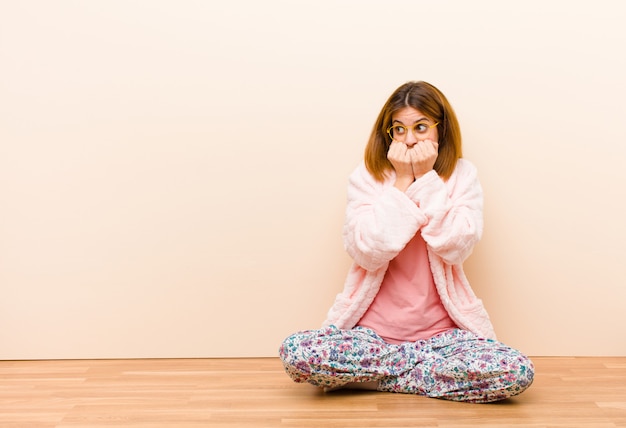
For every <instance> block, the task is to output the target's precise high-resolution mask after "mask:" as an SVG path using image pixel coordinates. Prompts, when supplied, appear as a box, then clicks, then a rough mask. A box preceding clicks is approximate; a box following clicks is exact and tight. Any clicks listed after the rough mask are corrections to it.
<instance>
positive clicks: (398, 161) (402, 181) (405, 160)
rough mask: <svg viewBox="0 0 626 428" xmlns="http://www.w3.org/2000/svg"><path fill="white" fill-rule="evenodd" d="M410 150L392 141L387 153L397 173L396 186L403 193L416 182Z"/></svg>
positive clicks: (402, 144)
mask: <svg viewBox="0 0 626 428" xmlns="http://www.w3.org/2000/svg"><path fill="white" fill-rule="evenodd" d="M409 150H410V149H409V147H408V146H407V145H406V144H404V143H400V142H398V141H392V143H391V145H390V146H389V150H388V151H387V159H389V162H391V165H392V166H393V169H394V170H395V171H396V183H395V186H396V188H398V189H399V190H401V191H403V192H404V191H405V190H406V189H408V188H409V186H410V185H411V183H413V181H415V174H414V173H413V161H412V158H411V154H410V153H409Z"/></svg>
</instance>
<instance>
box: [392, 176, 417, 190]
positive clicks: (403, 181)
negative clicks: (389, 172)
mask: <svg viewBox="0 0 626 428" xmlns="http://www.w3.org/2000/svg"><path fill="white" fill-rule="evenodd" d="M413 181H415V179H414V178H413V177H409V176H402V177H396V182H395V183H394V187H395V188H396V189H398V190H400V191H402V192H406V189H408V188H409V186H410V185H411V184H413Z"/></svg>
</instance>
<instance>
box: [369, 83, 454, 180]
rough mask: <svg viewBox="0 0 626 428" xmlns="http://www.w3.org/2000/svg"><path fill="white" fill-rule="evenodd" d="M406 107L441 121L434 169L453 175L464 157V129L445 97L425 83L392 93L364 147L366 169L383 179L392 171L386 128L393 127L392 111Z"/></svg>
mask: <svg viewBox="0 0 626 428" xmlns="http://www.w3.org/2000/svg"><path fill="white" fill-rule="evenodd" d="M404 107H413V108H415V109H417V110H419V111H420V112H422V113H423V114H425V115H426V116H428V117H429V118H430V119H432V120H433V121H434V122H439V124H438V125H437V132H438V134H439V141H438V142H439V155H438V156H437V161H436V162H435V166H434V169H435V171H436V172H437V174H439V176H440V177H442V178H444V179H448V178H450V175H452V172H453V171H454V168H455V167H456V162H457V160H458V159H459V158H461V157H462V156H463V154H462V149H461V129H460V127H459V122H458V120H457V118H456V114H455V113H454V110H453V109H452V106H451V105H450V103H449V102H448V100H447V99H446V97H445V96H444V95H443V93H441V91H440V90H439V89H437V88H435V87H434V86H433V85H431V84H430V83H426V82H407V83H405V84H404V85H402V86H400V87H399V88H398V89H396V90H395V91H394V92H393V94H391V96H390V97H389V99H388V100H387V102H386V103H385V105H384V106H383V108H382V110H381V111H380V113H379V115H378V118H377V119H376V123H375V124H374V128H373V129H372V133H371V135H370V138H369V141H368V143H367V146H366V147H365V166H366V167H367V170H368V171H369V172H370V174H372V176H373V177H374V178H375V179H376V180H378V181H380V182H382V181H384V180H385V178H386V177H387V174H388V173H389V172H391V171H393V166H392V165H391V162H389V160H388V159H387V151H388V150H389V145H390V144H391V141H392V140H391V137H390V136H389V134H388V133H387V128H389V126H391V117H392V116H393V114H394V113H395V112H397V111H398V110H400V109H402V108H404Z"/></svg>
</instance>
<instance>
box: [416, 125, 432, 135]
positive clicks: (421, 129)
mask: <svg viewBox="0 0 626 428" xmlns="http://www.w3.org/2000/svg"><path fill="white" fill-rule="evenodd" d="M414 129H415V132H417V133H418V134H423V133H425V132H427V131H428V130H429V129H430V126H428V124H427V123H416V124H415V128H414Z"/></svg>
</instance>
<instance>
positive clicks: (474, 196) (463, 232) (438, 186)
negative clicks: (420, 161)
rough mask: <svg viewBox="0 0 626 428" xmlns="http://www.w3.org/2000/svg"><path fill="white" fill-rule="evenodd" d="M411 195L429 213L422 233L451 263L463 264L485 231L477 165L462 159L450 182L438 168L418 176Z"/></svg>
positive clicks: (409, 194)
mask: <svg viewBox="0 0 626 428" xmlns="http://www.w3.org/2000/svg"><path fill="white" fill-rule="evenodd" d="M407 195H408V196H409V197H410V198H411V199H412V200H413V201H414V202H415V204H417V206H418V208H419V210H420V211H421V212H422V213H423V214H424V215H425V216H426V217H427V219H428V220H427V223H426V224H425V225H424V226H422V236H423V238H424V240H425V241H426V243H427V244H428V246H429V248H430V250H431V251H433V252H434V253H435V254H437V255H438V256H440V257H441V258H442V259H443V260H444V261H445V262H446V263H447V264H452V265H453V264H461V263H463V261H465V259H467V257H468V256H469V255H470V254H471V252H472V250H473V248H474V245H475V244H476V243H477V242H478V241H479V240H480V238H481V236H482V231H483V193H482V187H481V186H480V182H479V181H478V174H477V171H476V168H475V167H474V166H473V165H472V164H471V163H469V162H468V161H466V160H464V159H459V161H458V163H457V167H456V170H455V171H454V173H453V175H452V177H450V179H449V180H448V182H447V183H446V182H444V181H443V180H442V179H441V178H440V177H439V176H438V175H437V174H436V173H435V172H434V171H431V172H429V173H427V174H425V175H423V176H422V177H420V178H419V179H417V180H416V181H415V182H414V183H413V184H412V185H411V186H410V187H409V189H408V190H407Z"/></svg>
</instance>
